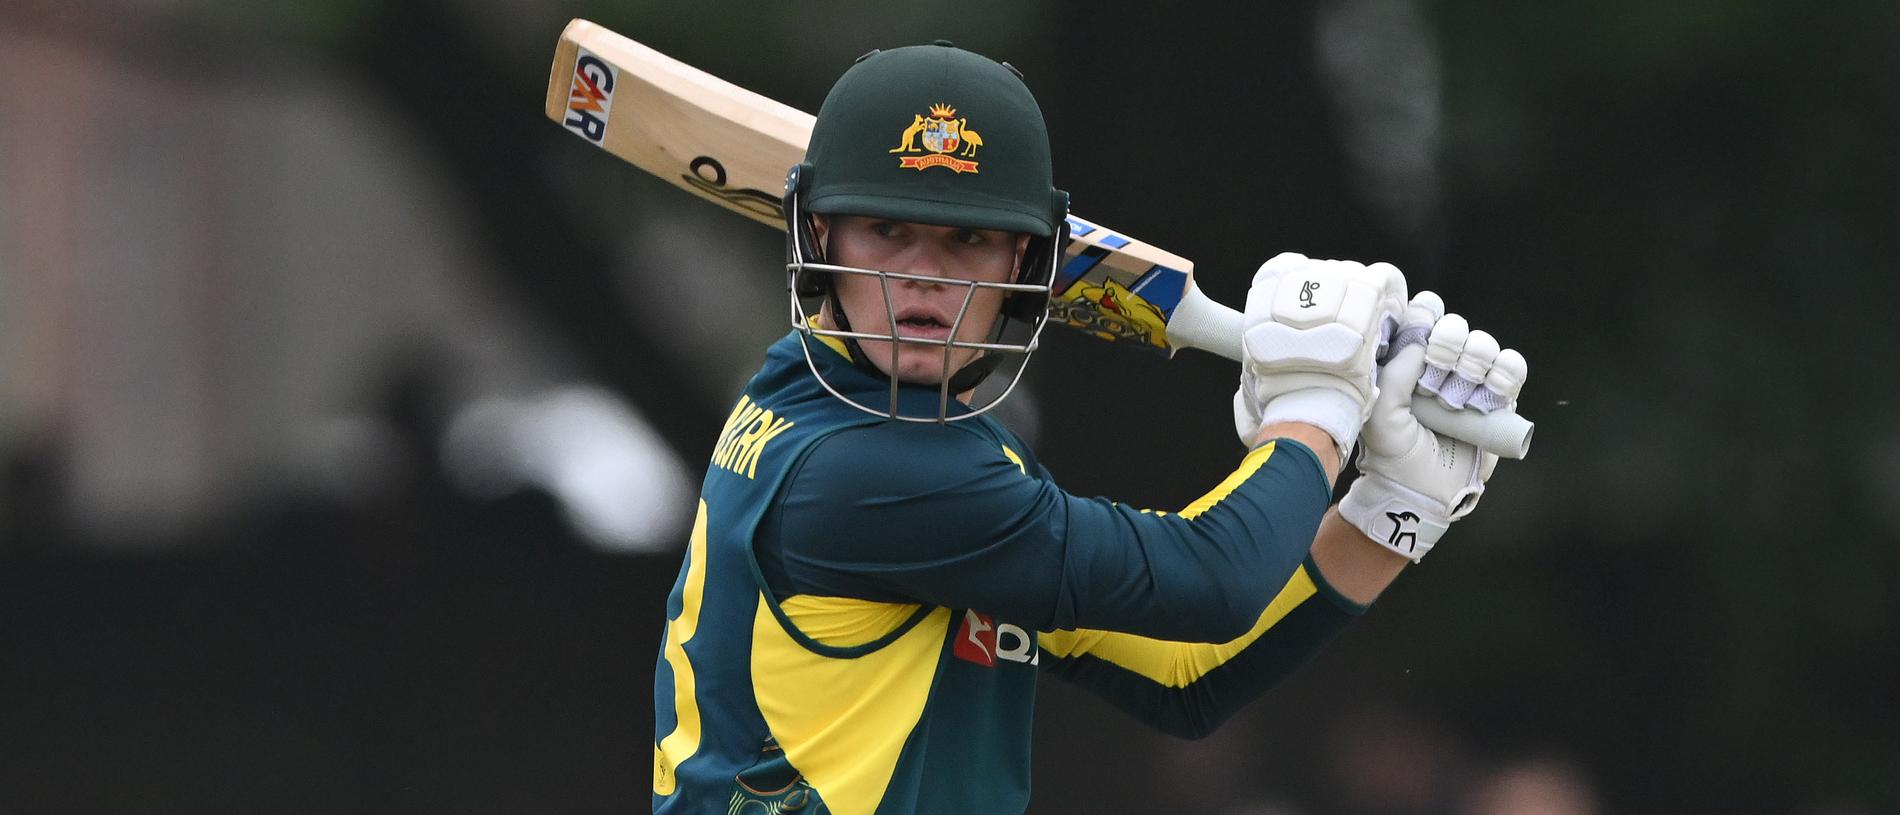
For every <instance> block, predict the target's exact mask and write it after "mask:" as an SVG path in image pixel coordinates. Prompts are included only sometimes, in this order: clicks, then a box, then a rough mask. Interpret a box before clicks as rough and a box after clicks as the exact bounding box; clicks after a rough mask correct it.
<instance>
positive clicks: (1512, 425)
mask: <svg viewBox="0 0 1900 815" xmlns="http://www.w3.org/2000/svg"><path fill="white" fill-rule="evenodd" d="M1242 324H1243V322H1242V319H1241V314H1240V312H1239V311H1236V310H1234V309H1231V308H1228V307H1227V306H1224V305H1221V304H1220V303H1217V302H1214V300H1213V299H1212V298H1209V297H1208V296H1207V295H1205V294H1202V293H1201V290H1200V288H1199V287H1196V286H1192V285H1190V286H1189V287H1188V290H1187V293H1186V294H1185V295H1183V296H1182V298H1181V304H1180V305H1179V306H1176V307H1175V310H1174V316H1172V317H1170V318H1169V319H1168V340H1169V344H1171V345H1173V346H1174V347H1176V348H1199V349H1201V350H1203V351H1208V352H1210V353H1215V354H1219V355H1221V356H1223V357H1226V358H1228V359H1231V360H1234V361H1235V362H1239V361H1240V357H1241V348H1240V335H1241V326H1242ZM1412 414H1413V415H1415V416H1417V417H1418V421H1419V424H1422V425H1425V426H1426V427H1429V428H1431V429H1432V430H1434V431H1437V432H1439V433H1443V434H1445V435H1447V436H1450V437H1452V438H1454V439H1459V440H1462V441H1466V442H1470V443H1472V444H1474V445H1477V446H1478V448H1479V449H1482V450H1484V451H1485V452H1488V453H1496V454H1497V455H1499V456H1501V457H1504V458H1523V457H1524V456H1525V455H1526V454H1528V453H1530V451H1531V433H1532V432H1533V431H1535V430H1536V429H1537V425H1535V424H1533V423H1532V422H1531V421H1530V420H1529V419H1526V418H1524V417H1523V416H1519V415H1518V414H1517V413H1516V412H1510V413H1505V412H1502V411H1492V412H1490V413H1479V412H1478V411H1476V410H1453V409H1451V408H1448V407H1445V406H1444V405H1443V404H1440V403H1439V402H1438V400H1436V399H1431V398H1420V399H1415V400H1413V402H1412Z"/></svg>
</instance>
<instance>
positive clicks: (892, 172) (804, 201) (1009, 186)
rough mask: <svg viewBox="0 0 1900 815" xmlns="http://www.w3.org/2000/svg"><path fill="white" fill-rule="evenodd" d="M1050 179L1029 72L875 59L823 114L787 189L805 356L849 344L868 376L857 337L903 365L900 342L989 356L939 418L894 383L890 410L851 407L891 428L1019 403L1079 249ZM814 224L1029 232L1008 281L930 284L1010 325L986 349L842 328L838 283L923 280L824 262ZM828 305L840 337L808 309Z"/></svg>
mask: <svg viewBox="0 0 1900 815" xmlns="http://www.w3.org/2000/svg"><path fill="white" fill-rule="evenodd" d="M1052 179H1053V171H1052V169H1051V161H1050V156H1049V133H1048V128H1047V127H1046V126H1045V125H1044V123H1043V118H1042V110H1041V108H1040V107H1038V106H1037V105H1036V100H1035V97H1033V96H1032V95H1030V93H1029V88H1028V87H1027V86H1025V85H1024V84H1023V81H1022V75H1021V73H1020V72H1018V71H1017V70H1016V69H1015V68H1014V67H1012V66H1010V65H1009V64H1008V63H998V62H996V61H994V60H991V59H989V58H987V57H984V56H981V55H978V54H974V53H971V52H969V51H965V50H963V49H961V48H957V47H955V46H954V45H952V44H951V43H949V42H948V41H945V40H938V41H937V42H936V43H935V44H933V45H918V46H910V47H905V48H896V49H892V50H889V51H872V52H871V53H869V54H866V55H864V56H862V57H859V58H858V60H857V62H856V63H855V64H853V65H852V66H851V68H850V69H849V70H847V71H845V73H844V76H842V77H840V78H839V79H838V82H837V84H836V85H833V86H832V88H831V93H830V94H829V95H827V96H826V97H825V102H824V105H823V106H822V107H821V108H819V111H818V117H817V121H816V123H815V124H814V126H813V128H812V136H811V142H810V144H809V146H808V147H807V148H806V151H805V160H804V162H802V163H800V164H798V165H797V166H794V167H792V168H791V171H790V173H789V174H788V175H787V177H786V183H785V188H786V189H785V202H784V212H785V218H786V255H787V263H786V271H787V274H788V275H789V277H790V281H789V282H790V288H791V290H792V292H791V294H792V305H793V310H792V317H793V324H794V327H795V328H796V329H797V330H799V331H801V332H802V333H803V334H804V335H805V339H806V343H805V345H806V355H807V357H808V358H809V357H810V356H811V354H812V350H811V339H812V337H813V336H819V337H827V336H828V337H833V338H835V339H838V340H842V341H843V342H844V343H845V344H846V347H847V349H848V350H849V351H850V355H851V357H852V360H853V361H854V362H855V363H856V364H858V365H859V366H860V367H866V368H870V367H872V366H871V365H870V362H869V361H868V360H867V359H865V356H864V354H863V353H862V350H861V349H860V348H859V347H858V346H857V342H856V341H857V340H858V339H871V340H884V341H890V342H892V343H893V345H892V353H893V354H895V349H896V345H895V343H900V342H901V343H912V344H919V343H921V344H928V345H937V346H941V347H943V348H944V353H945V356H946V359H948V355H949V352H950V349H952V348H973V349H977V350H979V351H980V354H979V356H977V358H976V359H975V360H973V361H972V362H970V363H969V364H966V365H965V366H963V368H962V369H961V370H959V371H957V372H956V374H955V375H954V376H948V377H945V378H944V380H943V381H942V382H941V383H939V385H938V390H939V392H940V396H941V398H940V399H939V402H938V410H937V411H936V412H935V415H930V416H906V415H901V414H900V412H899V410H898V399H897V393H898V383H897V381H896V380H895V378H893V379H892V382H891V389H890V404H889V405H888V406H887V408H874V407H871V406H867V405H865V404H862V403H860V402H859V401H857V400H854V399H851V398H848V397H845V396H844V395H843V394H838V395H839V397H840V398H843V399H845V401H847V402H849V403H851V404H852V405H854V406H856V407H858V408H860V409H863V410H866V411H868V412H871V413H875V414H878V415H882V416H886V417H889V418H897V419H907V420H916V421H934V422H943V421H951V420H955V419H960V418H967V417H969V416H973V415H978V414H980V413H982V412H984V411H986V410H988V409H990V408H992V407H994V406H995V405H996V404H997V403H998V402H1001V401H1002V399H1003V397H1004V396H1007V395H1008V393H1009V391H1010V390H1011V389H1013V388H1014V386H1015V383H1016V381H1017V379H1018V378H1020V377H1021V375H1022V369H1023V365H1024V364H1025V363H1027V361H1028V357H1029V354H1030V353H1031V352H1033V351H1034V350H1035V344H1036V338H1037V337H1038V336H1039V335H1040V333H1041V330H1042V326H1043V323H1044V322H1045V320H1046V319H1047V315H1048V306H1049V297H1050V291H1049V286H1050V281H1051V280H1052V278H1053V275H1054V272H1055V268H1056V265H1057V262H1058V261H1059V260H1060V258H1061V253H1062V246H1063V244H1064V243H1065V242H1066V240H1067V238H1068V223H1067V216H1068V208H1069V207H1068V204H1069V196H1068V194H1067V193H1065V192H1063V191H1061V190H1058V189H1056V188H1055V186H1054V184H1053V181H1052ZM814 214H820V215H859V216H868V217H874V218H885V219H890V220H894V221H910V222H916V223H924V224H935V225H939V226H954V227H969V228H977V229H998V230H1004V231H1009V232H1018V233H1023V234H1027V235H1029V236H1030V241H1029V247H1028V250H1027V251H1026V252H1024V254H1023V262H1022V264H1021V267H1020V268H1018V269H1017V270H1016V274H1015V276H1014V277H1013V278H1012V279H1011V280H1010V282H1008V283H981V282H974V281H965V280H953V279H950V278H931V282H933V283H938V284H940V285H947V286H957V287H965V288H974V287H983V288H998V289H1004V290H1005V291H1006V297H1005V299H1004V305H1003V309H1002V315H1001V317H1000V318H999V319H998V320H997V321H996V327H995V328H994V329H993V331H992V336H990V337H989V338H987V341H985V342H967V341H961V340H957V339H956V338H955V337H948V338H945V339H941V340H937V339H926V338H918V337H901V336H898V331H897V326H896V325H895V323H894V321H893V322H892V323H891V324H889V325H886V326H877V327H872V326H864V327H858V328H853V327H852V326H850V325H848V324H845V323H846V321H845V319H844V311H843V309H842V307H841V306H840V305H839V304H838V303H837V302H836V294H835V293H834V292H833V291H832V290H831V286H830V280H831V276H832V275H837V274H857V275H869V276H873V277H876V278H878V279H879V280H880V282H881V284H882V285H884V286H886V287H888V286H889V285H890V280H891V279H892V277H893V276H895V277H896V278H897V279H906V278H914V277H916V276H914V275H904V274H902V273H901V272H894V271H891V270H884V271H879V270H872V269H857V268H852V267H846V266H837V265H833V264H830V263H827V262H826V260H827V258H826V252H825V247H823V246H820V245H818V242H817V240H816V238H815V234H816V233H815V230H814V228H813V224H812V219H811V216H812V215H814ZM826 297H829V298H831V299H832V311H833V315H834V317H836V318H837V321H838V322H839V323H840V324H839V325H835V326H833V327H832V328H823V327H819V326H816V325H813V323H812V320H811V319H810V314H811V311H810V310H809V309H807V308H806V305H807V304H806V301H807V300H818V299H821V298H826ZM968 302H969V299H968V298H966V299H965V303H966V308H967V303H968ZM888 316H889V315H887V317H888ZM962 316H963V315H962V314H959V315H958V318H959V319H961V318H962ZM879 329H883V331H882V333H880V332H879ZM1005 369H1013V370H1011V371H1010V376H1009V379H1008V382H1007V384H1006V385H1003V386H1001V388H1000V392H995V391H997V390H999V389H998V388H996V387H991V388H986V389H985V390H986V391H989V392H992V393H994V395H993V398H988V399H985V400H984V401H983V402H982V404H972V406H971V407H972V410H971V411H969V412H967V413H960V414H958V415H955V416H952V415H949V400H950V399H951V398H952V397H954V396H955V395H957V394H960V393H963V392H964V391H968V390H972V389H974V388H976V387H977V386H978V385H979V384H983V383H984V381H985V380H986V379H988V378H989V377H990V376H991V375H992V374H994V373H997V372H999V371H1001V370H1005ZM817 370H818V369H817V366H816V365H815V364H814V365H813V371H814V373H817ZM819 378H820V380H821V381H822V380H823V378H824V377H823V375H822V374H819ZM826 384H827V387H828V388H829V383H826ZM992 384H994V383H992ZM832 392H833V393H834V394H837V393H838V392H837V390H836V389H832ZM981 397H982V394H979V398H981Z"/></svg>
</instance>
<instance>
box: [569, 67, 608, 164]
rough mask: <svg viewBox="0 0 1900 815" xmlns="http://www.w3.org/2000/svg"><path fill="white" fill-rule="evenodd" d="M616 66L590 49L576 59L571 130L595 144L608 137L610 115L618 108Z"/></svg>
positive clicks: (570, 119)
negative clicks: (615, 86)
mask: <svg viewBox="0 0 1900 815" xmlns="http://www.w3.org/2000/svg"><path fill="white" fill-rule="evenodd" d="M615 78H616V76H615V71H614V66H612V65H608V64H607V63H606V61H604V60H602V59H601V58H600V57H597V56H594V55H593V54H590V53H587V49H585V48H582V49H580V55H579V57H578V58H576V59H575V60H574V84H573V85H571V86H569V89H568V92H567V118H566V119H565V120H563V121H562V122H561V124H563V125H565V126H566V127H567V129H569V130H572V131H574V132H575V133H577V134H580V137H581V138H583V139H586V140H588V141H590V142H593V143H594V144H596V145H598V144H600V140H601V139H603V138H605V137H606V136H607V116H608V114H609V113H611V112H612V111H613V107H614V79H615Z"/></svg>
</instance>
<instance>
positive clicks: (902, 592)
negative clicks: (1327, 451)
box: [759, 422, 1331, 642]
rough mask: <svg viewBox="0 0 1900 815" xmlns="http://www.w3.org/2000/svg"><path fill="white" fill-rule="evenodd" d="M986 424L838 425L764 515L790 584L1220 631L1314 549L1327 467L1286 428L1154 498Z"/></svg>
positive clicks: (1024, 617)
mask: <svg viewBox="0 0 1900 815" xmlns="http://www.w3.org/2000/svg"><path fill="white" fill-rule="evenodd" d="M1038 475H1039V474H1038V473H1030V472H1027V471H1026V470H1025V469H1024V468H1022V467H1021V466H1019V465H1018V464H1017V463H1015V461H1012V459H1011V457H1010V456H1009V455H1008V454H1006V453H1005V451H1004V450H1002V449H999V448H998V447H997V445H996V444H995V443H994V442H992V441H990V440H988V439H987V438H986V437H984V436H983V435H981V434H980V433H977V432H975V431H971V430H966V429H962V428H959V427H957V426H955V425H952V426H949V427H942V426H936V425H922V424H914V423H898V422H888V423H884V424H879V425H872V426H867V427H861V428H854V429H850V430H844V431H840V432H838V433H835V434H833V435H831V436H829V437H827V438H826V439H824V440H822V441H820V442H818V443H817V444H815V445H814V446H813V448H812V449H811V450H810V451H809V452H808V453H807V455H806V456H805V458H804V460H803V461H801V462H800V463H799V465H798V468H797V470H796V471H795V472H794V474H793V477H792V480H791V481H790V483H788V484H787V486H786V487H785V489H784V491H783V493H782V498H781V501H780V503H779V505H778V506H777V507H776V508H774V510H773V511H772V512H770V513H769V514H768V515H767V517H766V518H765V519H764V520H763V521H762V523H761V526H760V534H761V535H762V536H765V538H767V539H770V540H769V544H770V545H764V546H761V547H759V548H760V550H761V551H766V552H777V553H778V555H777V557H778V558H779V559H780V560H781V563H779V564H773V565H771V566H768V567H767V571H768V572H771V571H774V570H778V569H782V572H783V576H784V579H785V581H786V584H785V585H786V588H787V589H789V590H790V592H792V593H799V594H811V595H820V596H832V597H854V598H861V599H867V600H875V601H887V602H922V603H929V604H933V605H942V606H948V607H951V608H968V609H975V610H979V611H982V612H984V613H986V614H990V615H993V616H995V617H997V618H998V619H1002V620H1006V621H1009V622H1012V623H1015V624H1017V625H1021V626H1024V627H1025V628H1030V629H1032V630H1051V629H1057V628H1096V629H1105V630H1115V631H1124V632H1131V633H1136V634H1141V635H1144V636H1151V637H1163V638H1168V639H1175V640H1187V641H1199V642H1224V641H1227V640H1230V639H1232V638H1234V637H1235V636H1237V635H1239V634H1241V633H1242V632H1245V631H1246V630H1247V629H1248V628H1249V627H1251V626H1252V625H1253V624H1254V622H1255V621H1256V620H1257V619H1258V618H1259V616H1260V614H1261V612H1262V610H1263V608H1264V607H1265V606H1266V603H1267V601H1268V600H1269V599H1270V597H1271V594H1270V590H1271V587H1274V586H1278V585H1281V584H1283V583H1285V582H1286V581H1287V580H1288V578H1289V577H1290V576H1291V575H1292V574H1293V573H1294V571H1295V570H1296V569H1298V568H1299V566H1300V564H1301V563H1302V562H1303V561H1304V560H1305V558H1306V554H1307V549H1308V547H1309V546H1310V545H1311V543H1312V540H1313V536H1314V533H1315V531H1316V530H1317V529H1318V526H1319V521H1320V517H1321V516H1322V515H1323V514H1324V513H1325V511H1326V506H1327V503H1328V502H1329V500H1330V497H1331V484H1330V481H1329V480H1328V474H1327V470H1326V468H1325V467H1324V466H1323V465H1322V463H1321V459H1320V458H1319V456H1317V455H1315V454H1314V453H1313V452H1312V451H1310V450H1308V449H1307V448H1306V447H1305V446H1304V445H1302V444H1300V443H1299V442H1297V441H1294V440H1291V439H1284V438H1282V439H1276V440H1274V441H1272V442H1270V443H1268V444H1266V445H1263V446H1261V447H1259V448H1257V449H1255V450H1253V451H1251V452H1249V453H1248V454H1247V455H1246V456H1245V457H1244V458H1243V459H1242V461H1241V463H1240V465H1239V466H1238V467H1237V468H1236V469H1235V470H1234V471H1233V472H1232V473H1230V474H1228V476H1227V477H1226V478H1225V479H1223V480H1221V481H1220V482H1219V484H1218V485H1216V486H1215V487H1214V489H1213V490H1211V491H1210V492H1209V493H1208V494H1207V496H1205V497H1204V498H1203V499H1202V500H1200V501H1197V502H1195V504H1194V505H1193V506H1191V507H1189V508H1188V509H1186V510H1183V511H1182V512H1179V513H1167V512H1153V511H1150V510H1143V509H1138V508H1135V507H1130V506H1126V505H1123V504H1118V503H1115V502H1112V501H1108V500H1105V499H1101V498H1085V497H1081V496H1076V495H1072V494H1069V493H1067V492H1065V491H1063V490H1062V489H1061V488H1060V487H1059V486H1057V485H1056V484H1055V483H1054V482H1053V481H1050V480H1048V479H1046V478H1042V477H1038Z"/></svg>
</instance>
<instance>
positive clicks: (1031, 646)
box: [951, 611, 1042, 668]
mask: <svg viewBox="0 0 1900 815" xmlns="http://www.w3.org/2000/svg"><path fill="white" fill-rule="evenodd" d="M951 651H952V652H953V653H955V654H956V656H957V658H958V659H961V660H963V661H965V662H974V663H976V664H978V665H981V666H983V667H985V668H994V667H996V661H997V660H999V659H1000V660H1004V661H1006V662H1026V663H1028V664H1030V665H1036V664H1039V663H1040V662H1041V659H1042V651H1041V650H1040V649H1038V648H1037V647H1036V635H1034V634H1031V633H1029V632H1028V631H1024V630H1023V629H1022V627H1021V626H1015V625H1010V624H1009V623H999V622H996V620H994V619H992V618H991V617H990V615H988V614H981V613H978V612H975V611H965V612H963V624H962V625H959V626H957V641H956V644H955V645H954V646H953V647H952V648H951Z"/></svg>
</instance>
